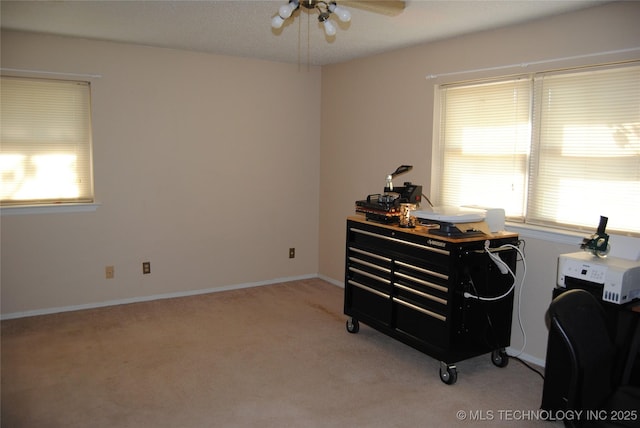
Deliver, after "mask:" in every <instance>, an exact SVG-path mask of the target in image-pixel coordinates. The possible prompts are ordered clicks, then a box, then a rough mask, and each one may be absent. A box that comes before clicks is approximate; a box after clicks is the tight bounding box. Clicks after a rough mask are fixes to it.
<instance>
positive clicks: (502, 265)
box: [463, 240, 527, 359]
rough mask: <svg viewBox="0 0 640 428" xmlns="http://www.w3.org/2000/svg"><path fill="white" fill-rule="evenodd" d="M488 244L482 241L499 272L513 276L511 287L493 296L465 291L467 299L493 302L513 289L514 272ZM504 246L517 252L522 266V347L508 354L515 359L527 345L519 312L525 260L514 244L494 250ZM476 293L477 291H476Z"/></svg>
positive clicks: (521, 283)
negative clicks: (515, 352) (512, 353)
mask: <svg viewBox="0 0 640 428" xmlns="http://www.w3.org/2000/svg"><path fill="white" fill-rule="evenodd" d="M489 244H490V243H489V240H486V241H485V242H484V250H485V253H487V255H488V256H489V258H490V259H491V260H493V262H494V263H495V264H496V266H497V267H498V269H500V272H502V274H504V275H506V274H510V275H511V277H512V278H513V284H511V287H509V290H507V291H506V292H505V293H503V294H501V295H499V296H495V297H483V296H478V295H477V294H475V295H474V294H471V293H469V292H467V291H465V292H464V293H463V295H464V297H465V298H467V299H475V300H480V301H483V302H494V301H497V300H501V299H504V298H505V297H507V296H508V295H509V294H511V292H512V291H513V290H514V289H515V286H516V281H517V279H516V275H515V273H513V271H512V270H511V268H510V267H509V265H507V263H505V261H504V260H502V259H501V258H500V256H499V255H497V254H494V253H493V252H492V251H491V248H489ZM504 248H512V249H514V250H515V251H516V252H517V253H518V254H519V256H520V260H521V261H522V266H523V268H522V279H521V280H520V290H519V292H518V327H519V328H520V332H521V333H522V348H520V351H518V353H517V354H515V355H508V356H509V357H512V358H516V359H517V357H519V356H520V355H521V354H522V353H523V352H524V349H525V347H526V346H527V333H526V332H525V331H524V326H523V325H522V312H521V309H522V304H521V302H522V290H523V288H524V279H525V277H526V276H527V262H526V260H525V257H524V253H523V252H522V250H520V248H519V247H518V246H516V245H513V244H504V245H501V246H500V247H497V248H495V249H494V251H496V250H500V249H504ZM474 291H475V287H474ZM476 293H477V291H476Z"/></svg>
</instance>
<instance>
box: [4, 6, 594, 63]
mask: <svg viewBox="0 0 640 428" xmlns="http://www.w3.org/2000/svg"><path fill="white" fill-rule="evenodd" d="M337 1H338V3H340V0H337ZM605 2H606V1H604V0H520V1H516V0H502V1H491V0H449V1H446V0H439V1H435V0H408V1H406V7H405V9H404V11H403V12H402V13H400V14H399V15H397V16H388V15H384V14H378V13H373V12H370V11H367V10H363V9H361V8H354V7H350V8H349V10H350V11H351V15H352V19H351V22H350V23H348V24H346V25H345V24H343V23H340V22H339V21H337V20H336V18H335V17H332V19H334V20H336V21H335V22H336V23H337V25H336V26H337V27H338V32H337V34H336V35H335V36H334V37H332V38H331V39H327V38H326V36H325V35H324V31H323V30H322V28H321V27H320V26H319V24H318V22H317V13H316V12H311V13H309V12H307V11H306V10H303V8H300V12H299V13H300V16H298V17H297V18H295V20H293V21H292V22H290V23H289V24H285V26H284V27H283V28H282V29H281V30H272V28H271V18H272V17H273V16H275V14H276V13H277V11H278V8H279V7H280V6H281V5H283V4H286V3H287V0H277V1H274V0H261V1H255V0H234V1H229V0H226V1H220V0H217V1H185V0H183V1H152V0H145V1H131V0H129V1H115V0H101V1H29V0H20V1H10V0H2V1H1V2H0V7H1V23H2V28H4V29H13V30H24V31H34V32H43V33H50V34H59V35H68V36H77V37H84V38H91V39H99V40H109V41H116V42H126V43H135V44H142V45H148V46H157V47H165V48H174V49H186V50H193V51H200V52H209V53H215V54H223V55H233V56H242V57H250V58H259V59H265V60H272V61H279V62H290V63H307V62H308V63H310V64H312V65H325V64H332V63H338V62H344V61H347V60H350V59H354V58H358V57H363V56H368V55H372V54H376V53H381V52H385V51H389V50H393V49H397V48H401V47H406V46H412V45H416V44H420V43H425V42H429V41H434V40H439V39H444V38H449V37H454V36H458V35H462V34H467V33H472V32H476V31H480V30H485V29H490V28H496V27H502V26H506V25H511V24H518V23H522V22H525V21H530V20H533V19H537V18H542V17H546V16H550V15H555V14H558V13H563V12H568V11H573V10H578V9H582V8H586V7H590V6H594V5H597V4H601V3H605ZM297 13H298V12H296V14H297ZM307 29H309V30H310V31H307Z"/></svg>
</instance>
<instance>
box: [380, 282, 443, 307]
mask: <svg viewBox="0 0 640 428" xmlns="http://www.w3.org/2000/svg"><path fill="white" fill-rule="evenodd" d="M393 285H395V286H396V287H398V288H401V289H403V290H405V291H408V292H410V293H413V294H417V295H418V296H422V297H424V298H425V299H429V300H433V301H434V302H438V303H441V304H443V305H446V304H447V301H446V300H445V299H441V298H440V297H436V296H432V295H431V294H427V293H424V292H422V291H418V290H414V289H413V288H411V287H407V286H406V285H402V284H396V283H394V284H393Z"/></svg>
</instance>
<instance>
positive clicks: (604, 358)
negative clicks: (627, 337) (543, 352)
mask: <svg viewBox="0 0 640 428" xmlns="http://www.w3.org/2000/svg"><path fill="white" fill-rule="evenodd" d="M547 315H548V317H549V335H550V337H551V335H552V334H555V335H558V336H559V338H560V340H559V342H560V343H562V344H563V345H564V346H565V347H566V352H567V354H568V355H569V361H570V363H569V365H570V371H571V373H570V374H569V376H568V378H569V385H568V388H567V397H566V400H567V403H566V404H567V407H566V408H567V409H568V410H575V411H582V413H581V414H582V418H581V420H576V421H571V420H568V418H567V419H565V425H566V426H569V427H640V388H638V387H633V386H628V385H614V382H613V381H612V378H613V370H614V361H615V359H614V358H615V350H616V349H615V345H614V343H613V341H612V339H611V336H610V334H609V331H608V330H607V323H606V318H605V313H604V309H603V308H602V305H601V304H600V303H599V302H598V301H597V300H596V298H595V297H594V296H593V295H591V293H589V292H587V291H585V290H580V289H575V290H569V291H567V292H565V293H563V294H560V295H559V296H557V297H556V298H555V299H553V301H552V302H551V305H550V306H549V311H548V314H547ZM556 343H557V342H556ZM576 414H578V412H572V415H576ZM603 416H608V417H607V418H606V420H602V419H603Z"/></svg>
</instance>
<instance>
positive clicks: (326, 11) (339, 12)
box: [271, 0, 351, 37]
mask: <svg viewBox="0 0 640 428" xmlns="http://www.w3.org/2000/svg"><path fill="white" fill-rule="evenodd" d="M300 6H304V7H305V8H307V9H309V10H311V9H317V11H318V13H319V15H318V22H321V23H322V24H323V27H324V32H325V34H326V35H327V36H330V37H331V36H335V35H336V31H337V29H336V26H335V24H334V23H333V22H331V21H330V19H329V18H331V14H332V13H335V14H336V16H337V17H338V19H339V20H340V21H342V22H349V21H350V20H351V13H350V12H349V11H348V10H347V9H345V8H344V7H341V6H338V5H337V3H336V2H334V1H333V2H330V3H327V2H324V1H322V0H290V1H289V3H287V4H285V5H282V6H280V8H279V9H278V14H277V15H276V16H274V17H273V18H272V19H271V26H272V27H273V28H276V29H278V28H282V26H283V25H284V22H285V21H286V20H287V19H289V18H290V17H291V15H293V12H295V11H296V10H297V9H298V8H299V7H300Z"/></svg>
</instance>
